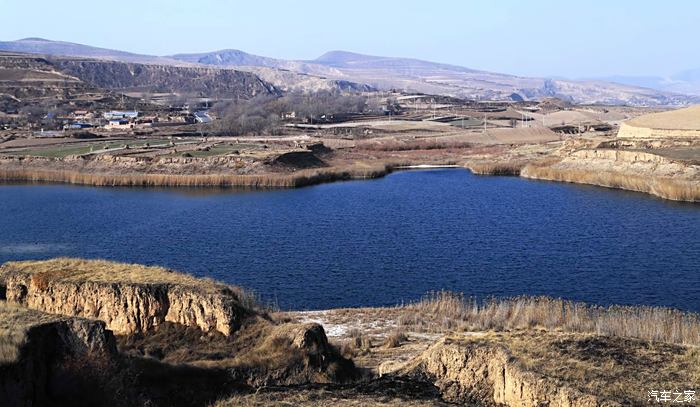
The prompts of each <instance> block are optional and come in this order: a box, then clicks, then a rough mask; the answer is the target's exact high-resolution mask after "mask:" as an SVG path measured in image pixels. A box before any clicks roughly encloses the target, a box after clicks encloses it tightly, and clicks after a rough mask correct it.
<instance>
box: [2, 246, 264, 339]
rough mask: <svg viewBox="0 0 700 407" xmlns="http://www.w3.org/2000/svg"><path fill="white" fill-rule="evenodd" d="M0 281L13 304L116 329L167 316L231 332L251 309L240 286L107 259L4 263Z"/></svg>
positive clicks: (133, 328)
mask: <svg viewBox="0 0 700 407" xmlns="http://www.w3.org/2000/svg"><path fill="white" fill-rule="evenodd" d="M0 285H2V286H4V287H5V290H6V294H5V295H6V297H7V301H8V302H10V303H14V304H19V305H22V306H26V307H28V308H31V309H36V310H41V311H44V312H49V313H55V314H62V315H69V316H79V317H85V318H92V319H98V320H101V321H104V322H105V323H106V324H107V327H108V328H109V329H111V330H113V331H114V332H115V333H118V334H132V333H138V332H146V331H148V330H150V329H152V328H154V327H156V326H157V325H158V324H161V323H163V322H166V321H168V322H174V323H178V324H182V325H186V326H195V327H198V328H200V329H201V330H203V331H211V330H216V331H219V332H221V333H223V334H224V335H230V334H231V333H232V332H234V331H235V330H237V329H238V327H240V324H241V321H242V320H243V319H244V318H245V317H246V315H248V314H249V313H250V312H251V311H250V310H249V309H247V308H246V307H244V306H243V305H242V302H241V301H242V296H243V293H242V291H240V290H239V289H237V288H236V287H231V286H227V285H224V284H220V283H214V282H213V281H208V280H197V279H195V278H193V277H190V276H188V275H185V274H181V273H176V272H172V271H168V270H165V269H161V268H157V267H144V266H133V265H123V264H118V263H111V262H106V261H85V260H75V259H56V260H49V261H44V262H16V263H6V264H5V265H3V266H2V267H0Z"/></svg>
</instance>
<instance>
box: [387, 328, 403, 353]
mask: <svg viewBox="0 0 700 407" xmlns="http://www.w3.org/2000/svg"><path fill="white" fill-rule="evenodd" d="M406 341H408V336H406V334H405V333H403V332H401V331H394V332H392V333H390V334H389V336H387V337H386V339H385V340H384V347H385V348H387V349H391V348H398V347H399V346H401V345H402V344H404V342H406Z"/></svg>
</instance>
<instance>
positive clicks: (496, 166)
mask: <svg viewBox="0 0 700 407" xmlns="http://www.w3.org/2000/svg"><path fill="white" fill-rule="evenodd" d="M524 166H525V163H523V162H491V163H473V164H469V165H467V168H469V170H470V171H471V172H472V173H474V174H477V175H520V170H521V169H522V168H523V167H524Z"/></svg>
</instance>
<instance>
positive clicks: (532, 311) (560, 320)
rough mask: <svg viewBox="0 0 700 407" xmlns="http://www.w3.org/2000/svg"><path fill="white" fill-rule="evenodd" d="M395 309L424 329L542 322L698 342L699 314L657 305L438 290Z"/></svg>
mask: <svg viewBox="0 0 700 407" xmlns="http://www.w3.org/2000/svg"><path fill="white" fill-rule="evenodd" d="M399 310H400V312H401V314H400V316H399V317H398V323H399V325H400V326H402V327H404V329H416V330H418V331H425V332H450V331H463V332H464V331H485V330H495V331H503V330H512V329H532V328H543V329H547V330H550V331H557V330H558V331H565V332H581V333H595V334H598V335H610V336H618V337H631V338H639V339H644V340H651V341H658V342H667V343H674V344H684V345H700V316H699V315H697V314H693V313H685V312H682V311H678V310H674V309H669V308H661V307H645V306H635V307H633V306H610V307H601V306H594V305H589V304H585V303H579V302H573V301H567V300H562V299H553V298H548V297H515V298H509V299H492V300H488V301H485V302H479V301H476V300H474V299H468V298H465V297H464V296H463V295H461V294H455V293H451V292H446V291H439V292H433V293H430V294H428V295H426V296H425V297H424V298H423V299H422V300H421V301H419V302H416V303H414V304H409V305H406V306H403V307H401V308H400V309H399Z"/></svg>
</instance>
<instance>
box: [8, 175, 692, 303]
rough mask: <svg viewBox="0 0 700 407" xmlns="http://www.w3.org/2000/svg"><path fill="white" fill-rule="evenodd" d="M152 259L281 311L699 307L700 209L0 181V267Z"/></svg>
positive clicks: (626, 198) (520, 184)
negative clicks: (564, 301) (477, 300)
mask: <svg viewBox="0 0 700 407" xmlns="http://www.w3.org/2000/svg"><path fill="white" fill-rule="evenodd" d="M56 256H76V257H86V258H104V259H113V260H119V261H126V262H134V263H145V264H157V265H162V266H166V267H170V268H174V269H178V270H181V271H186V272H189V273H192V274H195V275H198V276H207V277H213V278H216V279H220V280H223V281H226V282H228V283H232V284H238V285H241V286H244V287H248V288H252V289H254V290H255V291H257V292H258V293H259V294H260V295H262V296H263V297H264V298H265V299H268V300H272V301H276V302H277V303H278V304H279V305H280V307H282V308H283V309H287V308H293V309H306V308H308V309H322V308H331V307H346V306H375V305H395V304H398V303H401V302H402V301H411V300H415V299H418V298H420V296H421V295H423V294H424V293H426V292H427V291H430V290H440V289H447V290H453V291H461V292H464V293H465V294H467V295H473V296H477V297H487V296H512V295H520V294H545V295H550V296H555V297H564V298H569V299H574V300H583V301H588V302H593V303H598V304H610V303H620V304H647V305H663V306H671V307H676V308H681V309H686V310H693V311H700V205H696V204H687V203H675V202H670V201H664V200H661V199H658V198H654V197H651V196H648V195H644V194H639V193H633V192H625V191H619V190H610V189H605V188H598V187H592V186H580V185H571V184H561V183H550V182H541V181H529V180H524V179H521V178H517V177H478V176H474V175H472V174H470V173H469V172H467V171H465V170H433V171H410V172H400V173H395V174H392V175H390V176H388V177H386V178H382V179H378V180H373V181H358V182H342V183H334V184H325V185H319V186H314V187H308V188H302V189H295V190H276V191H265V192H233V191H212V190H206V189H190V190H173V189H160V190H158V189H127V188H90V187H73V186H63V185H5V186H0V261H2V262H4V261H8V260H17V259H38V258H50V257H56Z"/></svg>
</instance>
